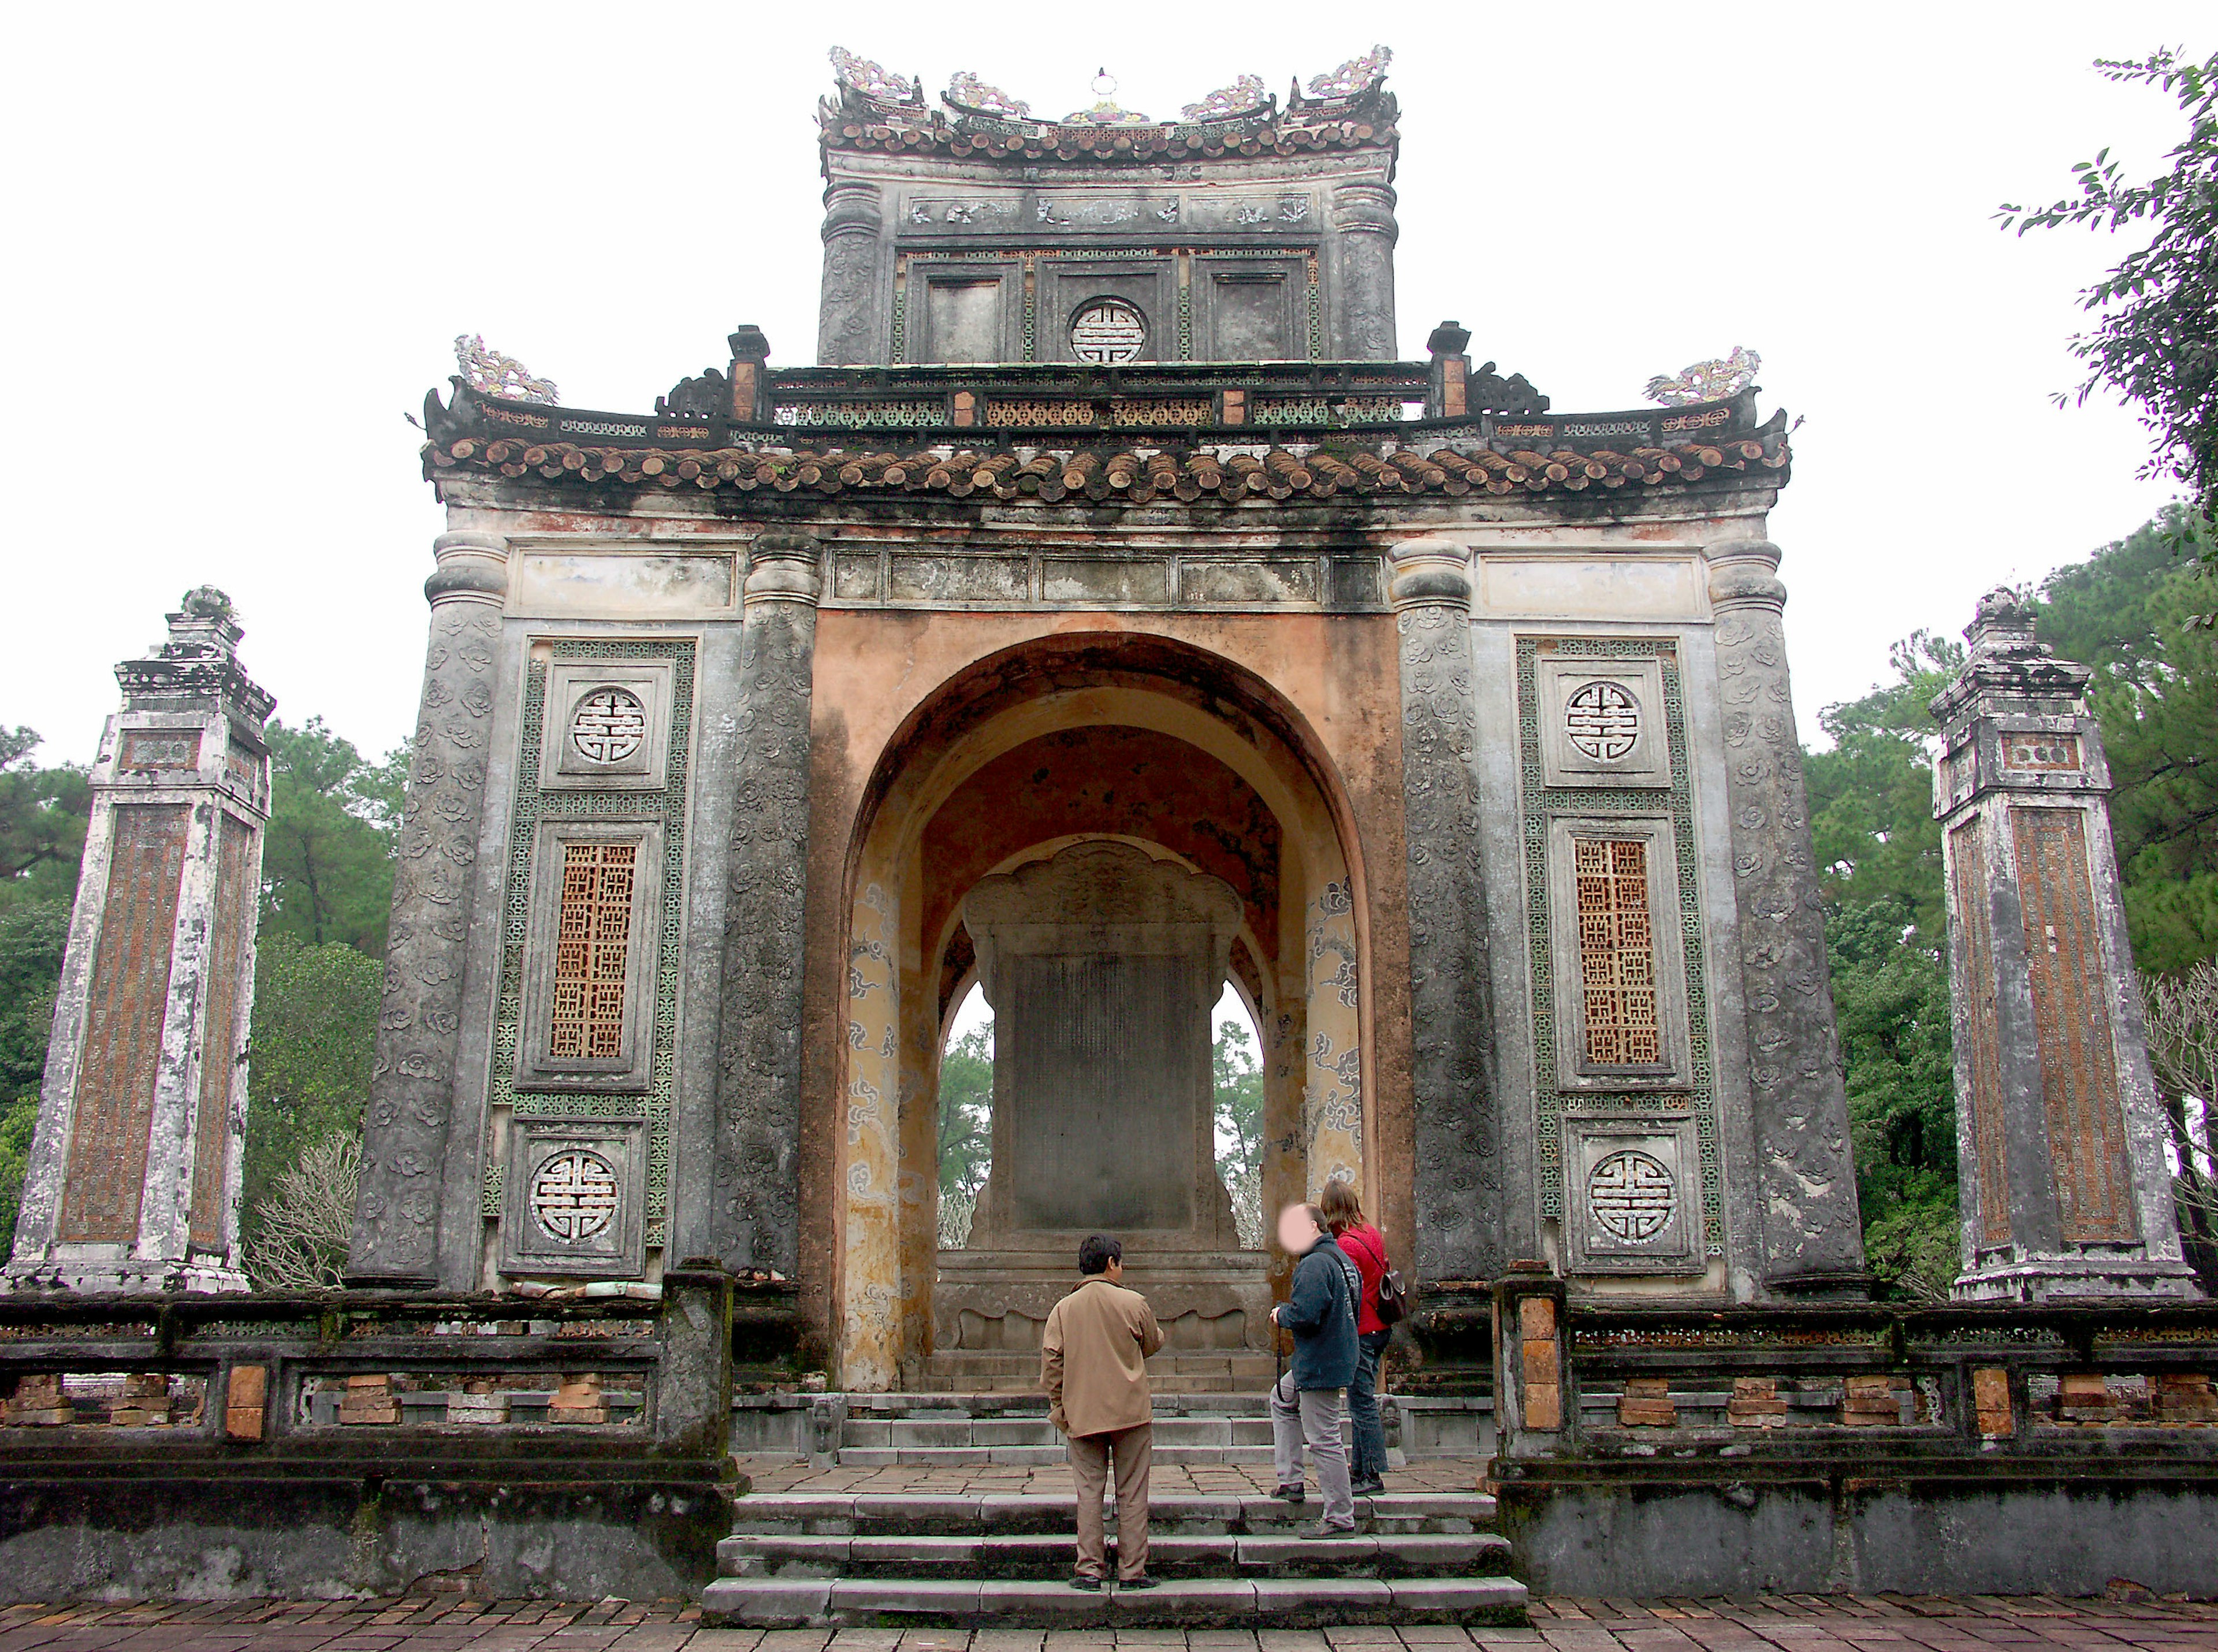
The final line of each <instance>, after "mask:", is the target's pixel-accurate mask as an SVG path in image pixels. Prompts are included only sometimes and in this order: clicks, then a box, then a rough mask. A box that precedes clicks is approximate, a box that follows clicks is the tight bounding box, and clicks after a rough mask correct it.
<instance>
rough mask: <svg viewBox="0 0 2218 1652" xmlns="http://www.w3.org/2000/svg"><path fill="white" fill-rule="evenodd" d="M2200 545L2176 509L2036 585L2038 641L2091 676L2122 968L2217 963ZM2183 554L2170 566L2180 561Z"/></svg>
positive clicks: (2213, 717)
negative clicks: (2119, 908) (2122, 902)
mask: <svg viewBox="0 0 2218 1652" xmlns="http://www.w3.org/2000/svg"><path fill="white" fill-rule="evenodd" d="M2210 544H2211V540H2210V535H2209V533H2208V531H2207V530H2204V529H2198V528H2197V527H2196V525H2195V524H2193V523H2191V522H2190V520H2189V519H2188V517H2186V515H2185V514H2184V512H2182V511H2179V510H2172V511H2168V512H2166V513H2165V516H2164V517H2160V518H2159V520H2158V521H2156V522H2153V523H2148V524H2147V525H2146V526H2144V527H2142V528H2141V529H2139V530H2138V531H2136V532H2135V533H2134V534H2132V535H2128V537H2127V538H2125V539H2122V540H2120V541H2116V543H2114V544H2111V545H2107V546H2105V547H2103V548H2102V549H2101V550H2099V551H2097V552H2096V553H2095V554H2094V555H2093V556H2091V557H2090V558H2089V559H2088V560H2086V561H2085V562H2082V563H2077V564H2074V565H2073V566H2070V567H2066V568H2060V569H2059V570H2057V571H2056V572H2054V573H2053V574H2051V575H2050V576H2049V577H2048V579H2047V580H2046V581H2044V582H2043V583H2042V585H2041V605H2040V614H2039V619H2038V622H2037V623H2038V628H2039V631H2040V635H2041V640H2042V641H2043V642H2046V643H2048V645H2049V646H2050V647H2054V649H2055V650H2056V651H2057V653H2060V654H2062V655H2063V656H2064V657H2065V658H2066V659H2076V660H2078V661H2079V662H2080V663H2081V664H2083V665H2089V666H2091V667H2092V668H2094V671H2095V672H2096V675H2095V678H2094V680H2093V681H2092V682H2091V683H2090V684H2089V685H2088V700H2089V702H2090V705H2091V708H2092V709H2093V710H2094V713H2095V715H2096V716H2097V718H2098V719H2099V720H2100V721H2101V723H2102V727H2103V747H2104V751H2105V752H2106V754H2107V756H2108V758H2109V760H2110V778H2111V783H2112V785H2113V787H2114V788H2115V790H2114V791H2113V793H2112V795H2111V799H2110V823H2111V830H2112V832H2113V834H2114V836H2115V837H2116V842H2117V851H2118V864H2119V869H2120V871H2121V873H2122V876H2123V878H2124V880H2125V894H2126V915H2127V921H2128V928H2129V929H2130V931H2131V933H2132V936H2133V942H2134V958H2135V960H2136V961H2137V962H2139V963H2140V964H2141V967H2142V968H2147V969H2157V970H2177V969H2183V968H2186V967H2187V966H2188V965H2190V964H2191V963H2193V962H2196V960H2198V959H2201V958H2207V957H2210V956H2214V955H2218V635H2214V634H2213V633H2212V631H2211V630H2210V629H2209V627H2207V626H2205V625H2203V624H2202V623H2201V622H2200V616H2199V614H2198V610H2199V609H2202V608H2204V607H2206V606H2207V605H2208V604H2209V582H2208V579H2207V577H2206V576H2205V575H2203V573H2202V572H2200V570H2199V569H2198V568H2197V566H2196V562H2195V560H2193V559H2194V558H2196V557H2202V558H2203V559H2204V560H2208V559H2209V555H2210V554H2211V552H2210ZM2183 553H2184V554H2183Z"/></svg>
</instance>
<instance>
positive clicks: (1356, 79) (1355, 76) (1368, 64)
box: [1310, 46, 1394, 103]
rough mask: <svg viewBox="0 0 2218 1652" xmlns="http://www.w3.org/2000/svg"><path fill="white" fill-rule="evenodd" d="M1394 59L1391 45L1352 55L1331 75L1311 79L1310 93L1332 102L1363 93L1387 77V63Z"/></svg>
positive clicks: (1346, 99)
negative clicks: (1357, 56) (1358, 55)
mask: <svg viewBox="0 0 2218 1652" xmlns="http://www.w3.org/2000/svg"><path fill="white" fill-rule="evenodd" d="M1393 60H1394V53H1393V52H1392V50H1391V48H1390V47H1387V46H1372V48H1371V50H1370V51H1369V52H1367V53H1365V54H1364V55H1363V56H1362V57H1360V58H1350V59H1348V61H1347V62H1346V63H1343V64H1341V65H1340V67H1339V68H1337V69H1335V70H1334V71H1332V72H1331V73H1330V74H1329V75H1318V76H1317V77H1315V78H1314V79H1312V80H1311V81H1310V96H1311V97H1314V98H1321V99H1323V101H1325V102H1329V103H1343V102H1348V101H1349V100H1351V99H1354V98H1357V97H1360V96H1363V94H1364V93H1366V92H1367V91H1369V90H1371V89H1372V87H1373V86H1376V85H1377V84H1379V82H1380V81H1382V80H1384V79H1385V78H1386V65H1388V64H1390V63H1391V62H1392V61H1393Z"/></svg>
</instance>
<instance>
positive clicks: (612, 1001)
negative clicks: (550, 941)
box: [548, 843, 639, 1061]
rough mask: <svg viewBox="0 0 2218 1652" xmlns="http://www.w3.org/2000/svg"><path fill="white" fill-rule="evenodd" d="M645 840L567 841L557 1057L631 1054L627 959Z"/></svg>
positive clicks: (558, 954) (557, 976)
mask: <svg viewBox="0 0 2218 1652" xmlns="http://www.w3.org/2000/svg"><path fill="white" fill-rule="evenodd" d="M638 868H639V845H637V844H629V843H572V844H565V845H562V914H561V927H560V929H559V930H558V931H557V933H556V937H555V942H554V1030H553V1036H552V1037H551V1038H550V1040H549V1048H548V1053H549V1054H550V1055H553V1056H554V1059H555V1060H557V1061H616V1060H621V1059H622V1058H623V1053H624V1052H623V1015H624V965H625V963H626V962H627V961H628V958H629V953H630V950H631V903H632V883H633V879H634V875H635V873H636V872H637V870H638Z"/></svg>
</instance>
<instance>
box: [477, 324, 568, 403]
mask: <svg viewBox="0 0 2218 1652" xmlns="http://www.w3.org/2000/svg"><path fill="white" fill-rule="evenodd" d="M455 365H456V366H457V367H459V368H462V380H463V382H464V383H466V384H468V386H469V387H470V388H471V389H472V390H474V391H475V392H476V393H478V394H479V395H480V396H498V397H499V398H500V399H502V400H503V401H536V402H540V403H542V404H544V405H547V406H550V407H551V406H553V405H554V404H555V403H556V402H559V401H560V400H561V399H562V398H561V393H560V392H559V391H557V390H556V389H555V388H554V380H552V379H535V378H533V377H532V376H531V374H530V373H529V372H528V371H526V370H525V368H524V363H523V362H519V361H517V359H516V358H515V357H514V356H503V355H502V354H501V353H500V352H499V350H487V349H486V341H485V335H484V334H483V333H457V334H456V335H455Z"/></svg>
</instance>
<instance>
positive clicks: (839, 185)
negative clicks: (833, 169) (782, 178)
mask: <svg viewBox="0 0 2218 1652" xmlns="http://www.w3.org/2000/svg"><path fill="white" fill-rule="evenodd" d="M884 222H885V209H884V207H883V206H882V205H881V204H880V201H879V198H878V186H877V184H876V183H870V182H869V181H868V180H866V179H834V180H833V182H832V183H830V184H828V185H827V187H826V189H825V191H824V228H823V237H824V284H823V289H822V294H821V300H820V302H819V307H818V310H817V315H816V364H817V365H818V366H819V367H850V366H859V365H864V364H867V363H870V362H885V361H889V360H890V359H891V356H892V350H891V348H890V338H891V330H892V324H893V318H892V317H891V316H884V317H881V316H880V315H879V313H878V302H877V300H878V242H879V238H880V235H881V232H882V231H883V228H884Z"/></svg>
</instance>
